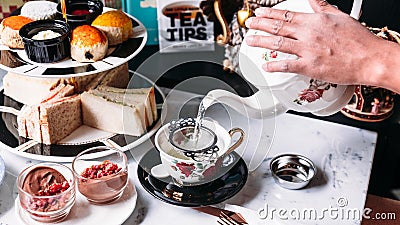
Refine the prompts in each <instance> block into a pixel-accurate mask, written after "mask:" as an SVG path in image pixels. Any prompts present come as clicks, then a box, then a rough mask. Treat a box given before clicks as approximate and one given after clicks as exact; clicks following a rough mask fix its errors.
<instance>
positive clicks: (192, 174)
mask: <svg viewBox="0 0 400 225" xmlns="http://www.w3.org/2000/svg"><path fill="white" fill-rule="evenodd" d="M173 163H174V165H172V166H171V168H172V169H173V170H174V171H177V172H180V174H181V176H180V178H181V179H182V180H185V179H193V178H196V179H199V180H204V179H206V178H208V177H212V176H215V175H216V174H217V172H218V168H219V167H220V166H221V165H222V160H217V161H216V162H214V161H210V162H208V163H207V164H204V163H185V162H178V161H177V160H173Z"/></svg>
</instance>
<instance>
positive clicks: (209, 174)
mask: <svg viewBox="0 0 400 225" xmlns="http://www.w3.org/2000/svg"><path fill="white" fill-rule="evenodd" d="M188 121H189V122H188ZM193 121H195V119H193V118H188V119H180V120H178V121H173V122H170V123H168V124H166V125H164V126H163V127H161V128H160V129H159V131H158V132H157V133H156V136H155V144H156V147H157V149H158V150H159V152H160V158H161V163H162V164H161V165H162V166H163V167H164V170H165V171H167V173H168V174H169V175H170V176H171V177H172V178H173V180H174V181H175V182H176V183H177V184H179V185H199V184H204V183H207V182H210V181H212V180H215V179H216V178H219V177H220V176H222V175H223V174H225V173H226V172H228V168H230V167H229V166H230V165H231V164H232V161H233V160H230V155H229V154H230V153H231V152H232V151H234V150H235V149H236V148H237V147H239V146H240V144H241V143H242V142H243V139H244V131H243V130H242V129H240V128H233V129H231V130H229V131H227V130H226V129H225V128H223V127H222V126H221V125H219V124H218V123H217V122H215V121H211V120H208V119H204V120H203V124H202V126H201V127H200V132H199V137H198V140H197V143H196V141H193V140H190V138H191V136H192V135H193V133H194V122H193ZM177 124H178V126H177ZM235 133H239V134H240V137H239V139H238V140H237V141H235V142H234V143H233V144H232V136H233V135H234V134H235Z"/></svg>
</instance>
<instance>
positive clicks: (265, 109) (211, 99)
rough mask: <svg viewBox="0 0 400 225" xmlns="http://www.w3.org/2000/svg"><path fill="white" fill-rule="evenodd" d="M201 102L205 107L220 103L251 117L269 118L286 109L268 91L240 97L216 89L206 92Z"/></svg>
mask: <svg viewBox="0 0 400 225" xmlns="http://www.w3.org/2000/svg"><path fill="white" fill-rule="evenodd" d="M202 103H203V106H204V108H205V109H207V108H208V107H210V106H211V105H213V104H215V103H222V104H224V105H227V106H229V107H231V108H232V109H234V110H235V111H237V112H239V113H241V114H242V115H244V116H247V117H249V118H253V119H262V118H271V117H274V116H276V115H279V114H282V113H285V112H286V111H287V110H288V109H287V108H286V107H284V106H283V105H282V104H280V103H279V102H278V100H277V99H275V98H274V97H273V95H272V94H271V93H270V92H269V91H258V92H257V93H255V94H254V95H252V96H250V97H240V96H238V95H236V94H233V93H231V92H229V91H225V90H219V89H217V90H212V91H210V92H208V93H207V95H206V96H205V97H204V99H203V101H202Z"/></svg>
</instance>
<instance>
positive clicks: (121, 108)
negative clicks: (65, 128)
mask: <svg viewBox="0 0 400 225" xmlns="http://www.w3.org/2000/svg"><path fill="white" fill-rule="evenodd" d="M81 102H82V120H83V124H85V125H88V126H91V127H94V128H97V129H100V130H104V131H108V132H111V133H117V134H128V135H132V136H141V135H142V134H143V133H144V132H145V131H146V127H145V124H143V121H142V118H141V115H140V112H139V110H138V108H136V107H132V106H128V105H124V104H122V103H118V102H113V101H110V100H108V99H106V98H103V97H101V96H97V95H94V94H93V93H90V92H83V93H82V94H81Z"/></svg>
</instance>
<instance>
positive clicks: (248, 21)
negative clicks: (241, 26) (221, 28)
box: [244, 17, 253, 28]
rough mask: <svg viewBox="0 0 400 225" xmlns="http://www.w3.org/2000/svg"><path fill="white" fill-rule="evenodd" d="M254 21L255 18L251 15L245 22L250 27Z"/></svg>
mask: <svg viewBox="0 0 400 225" xmlns="http://www.w3.org/2000/svg"><path fill="white" fill-rule="evenodd" d="M252 21H253V18H252V17H250V18H248V19H247V20H246V21H245V22H244V23H245V25H246V27H247V28H250V26H251V22H252Z"/></svg>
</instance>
